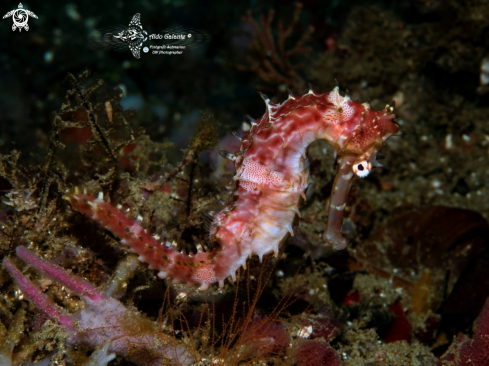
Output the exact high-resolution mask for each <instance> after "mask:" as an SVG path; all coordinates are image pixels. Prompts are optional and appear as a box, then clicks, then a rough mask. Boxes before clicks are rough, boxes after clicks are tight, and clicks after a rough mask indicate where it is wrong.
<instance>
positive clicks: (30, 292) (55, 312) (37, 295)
mask: <svg viewBox="0 0 489 366" xmlns="http://www.w3.org/2000/svg"><path fill="white" fill-rule="evenodd" d="M3 264H4V265H5V268H7V270H8V271H9V273H10V275H11V276H12V277H13V278H14V280H15V282H17V286H19V289H20V290H21V291H22V292H23V293H24V294H25V296H26V297H27V298H28V299H29V300H30V301H32V302H33V303H34V305H35V306H36V308H37V309H39V310H40V311H42V312H43V313H44V314H45V315H46V316H47V317H48V318H49V319H51V320H54V321H57V322H58V323H59V324H60V325H62V326H64V327H67V328H71V327H73V319H72V318H71V317H70V316H68V315H65V314H63V313H62V312H61V311H60V310H59V309H58V308H57V307H56V305H54V303H53V302H52V301H51V300H50V299H49V298H48V297H47V296H46V295H44V294H43V293H42V292H41V291H40V290H39V289H38V288H37V287H36V286H34V284H33V283H32V282H31V281H29V279H28V278H27V277H25V276H24V275H23V274H22V273H21V272H20V271H19V270H18V269H17V268H16V267H15V266H14V265H13V264H12V262H10V261H9V260H8V259H5V260H4V261H3Z"/></svg>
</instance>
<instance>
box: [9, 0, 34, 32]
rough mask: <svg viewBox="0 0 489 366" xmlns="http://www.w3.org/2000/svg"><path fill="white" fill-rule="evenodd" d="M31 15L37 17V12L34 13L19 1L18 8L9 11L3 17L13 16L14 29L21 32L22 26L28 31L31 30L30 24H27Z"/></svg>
mask: <svg viewBox="0 0 489 366" xmlns="http://www.w3.org/2000/svg"><path fill="white" fill-rule="evenodd" d="M29 16H31V17H33V18H36V19H37V15H36V14H34V13H33V12H32V11H30V10H26V9H24V6H23V5H22V3H19V7H18V9H15V10H12V11H9V12H8V13H7V14H5V15H4V16H3V19H5V18H8V17H12V20H13V21H14V24H13V25H12V30H13V31H15V30H17V29H18V30H19V32H21V31H22V28H24V29H25V30H26V31H28V30H29V25H28V24H27V22H28V21H29Z"/></svg>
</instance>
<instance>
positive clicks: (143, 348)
mask: <svg viewBox="0 0 489 366" xmlns="http://www.w3.org/2000/svg"><path fill="white" fill-rule="evenodd" d="M16 252H17V255H18V256H19V257H20V258H21V259H22V260H23V261H24V262H26V263H28V264H29V265H31V266H32V267H34V268H35V269H37V270H38V271H40V272H42V273H43V274H45V275H48V276H50V277H51V278H52V279H53V280H55V281H57V282H60V283H62V284H63V285H64V286H66V287H68V288H69V289H71V290H72V291H74V292H75V293H77V294H78V295H79V296H81V297H82V299H83V300H84V302H85V305H86V306H85V309H83V310H81V311H79V312H77V313H75V314H73V315H68V314H66V313H65V312H64V311H62V310H61V309H59V308H58V307H57V306H56V305H55V304H54V303H53V302H52V301H51V300H50V299H49V298H48V297H47V296H46V295H45V294H43V293H42V292H41V291H40V290H39V289H38V288H37V287H36V286H35V285H34V284H33V283H32V282H31V281H30V280H29V279H28V278H26V277H25V276H24V275H23V274H22V273H21V272H20V271H19V270H18V269H17V268H16V267H15V266H14V264H13V263H12V262H10V261H9V260H8V259H5V260H4V265H5V267H6V268H7V270H8V271H9V272H10V274H11V275H12V277H13V278H14V280H15V281H16V283H17V285H18V286H19V289H20V290H21V291H22V292H23V293H24V295H25V297H26V298H27V299H28V300H30V301H31V302H32V303H34V305H35V306H36V308H37V309H38V310H40V311H41V312H43V313H44V314H45V315H46V316H47V317H48V318H49V319H51V320H52V321H55V322H57V323H58V324H59V325H61V326H62V327H63V328H64V329H65V331H66V333H67V334H68V337H67V339H66V345H67V346H68V347H74V346H86V347H90V348H97V347H99V348H100V347H103V346H104V345H107V344H109V346H108V348H106V351H107V352H109V353H111V352H113V353H115V354H117V355H118V356H122V357H124V358H126V359H127V360H129V361H131V362H134V363H135V364H136V365H138V366H157V365H161V364H167V363H171V362H174V363H176V364H178V365H188V364H191V363H193V358H192V356H191V355H190V354H189V352H188V351H187V350H186V349H185V348H184V347H182V346H180V345H178V344H177V342H176V340H175V339H173V338H171V337H164V336H161V334H162V333H161V332H159V329H158V326H157V324H156V323H154V322H153V321H151V320H149V319H147V318H145V317H143V316H142V315H141V314H139V313H138V312H136V311H134V310H130V309H127V308H126V307H125V306H124V305H123V304H122V303H121V302H120V301H118V300H116V299H114V298H111V297H108V296H106V295H105V294H104V293H102V292H101V291H99V290H98V289H97V288H96V287H95V286H93V285H92V284H91V283H90V282H88V281H86V280H84V279H81V278H78V277H76V276H73V275H71V274H69V273H67V272H66V271H65V270H64V269H63V268H61V267H58V266H56V265H55V264H52V263H50V262H48V261H46V260H44V259H41V258H38V257H36V255H34V253H32V252H30V251H29V250H27V249H26V248H24V247H17V249H16Z"/></svg>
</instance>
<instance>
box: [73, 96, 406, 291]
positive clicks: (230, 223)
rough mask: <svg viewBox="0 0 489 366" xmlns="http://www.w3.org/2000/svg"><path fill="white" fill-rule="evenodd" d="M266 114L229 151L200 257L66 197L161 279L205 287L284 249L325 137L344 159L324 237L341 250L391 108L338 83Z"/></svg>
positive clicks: (389, 124)
mask: <svg viewBox="0 0 489 366" xmlns="http://www.w3.org/2000/svg"><path fill="white" fill-rule="evenodd" d="M263 98H264V100H265V102H266V106H267V111H266V113H265V114H264V116H263V117H262V118H260V119H259V120H257V121H253V122H252V128H251V130H250V131H249V133H248V134H247V135H246V136H245V137H243V138H242V139H241V149H240V151H239V152H236V153H235V154H230V153H227V152H224V155H225V156H226V157H228V158H230V159H231V160H232V161H233V162H234V164H235V166H236V176H235V177H234V180H235V181H236V184H235V191H234V196H233V199H232V201H231V202H230V203H229V204H227V205H226V206H225V207H224V208H223V210H222V211H221V212H219V213H217V214H216V215H215V216H214V224H213V228H212V229H211V232H210V237H211V238H212V240H214V241H215V242H216V243H217V245H216V246H215V247H214V248H215V249H213V250H210V251H208V252H204V251H203V250H202V248H198V250H197V254H190V255H186V254H185V253H179V252H178V251H177V250H176V247H175V246H174V245H172V244H171V243H169V242H166V243H161V242H160V241H159V240H158V238H157V237H152V236H151V235H150V234H148V233H147V232H146V231H145V230H144V229H142V228H141V225H140V224H139V222H137V221H134V220H131V219H129V218H128V217H127V216H126V215H125V214H124V213H122V212H121V211H120V210H119V209H115V208H114V207H112V206H111V205H110V204H108V203H105V202H104V201H103V199H101V198H100V197H99V198H98V199H95V198H94V197H91V196H88V195H80V194H74V195H71V196H67V197H66V199H67V200H69V201H70V203H71V205H72V207H73V208H74V209H75V210H77V211H80V212H82V213H84V214H86V215H87V216H89V217H92V218H93V219H94V220H96V221H98V222H99V223H101V224H102V225H103V226H105V227H106V228H107V229H109V230H111V231H112V232H114V233H115V234H116V235H117V236H118V237H120V238H121V239H122V240H121V241H122V243H123V244H126V245H128V246H130V247H131V250H132V251H134V252H136V253H138V254H139V259H140V260H141V261H144V262H147V263H148V264H149V268H150V269H158V270H159V271H160V272H159V274H158V275H159V277H161V278H166V277H171V278H173V282H186V283H187V284H188V285H193V284H200V289H201V290H205V289H207V288H208V286H209V285H210V284H211V283H215V282H218V283H219V285H220V286H221V287H222V286H223V285H224V280H225V279H226V278H227V277H228V276H231V278H232V279H233V280H234V279H235V276H236V271H237V270H238V269H239V267H241V266H245V265H246V260H247V258H248V257H249V256H250V255H254V254H256V255H258V256H259V257H260V259H261V258H262V257H263V256H264V255H265V254H268V253H271V252H274V253H278V250H279V245H280V243H281V242H283V241H284V240H285V238H286V237H287V235H289V234H290V235H293V228H292V223H293V222H294V218H295V217H296V215H299V216H300V212H299V207H300V204H301V203H302V201H303V200H305V192H306V190H307V187H308V185H309V168H308V161H307V157H306V153H307V148H308V146H309V145H310V144H311V143H312V142H313V141H315V140H318V139H325V140H327V141H328V142H329V143H330V144H331V146H332V147H333V149H334V150H335V154H336V155H337V157H338V169H337V174H336V177H335V181H334V184H333V190H332V194H331V198H330V202H329V218H328V224H327V227H326V231H325V233H324V236H323V237H324V238H325V239H326V241H327V242H329V243H330V244H331V245H333V246H334V248H335V249H343V248H345V247H346V240H345V239H344V238H343V236H342V233H341V227H342V223H343V209H344V207H345V203H346V199H347V195H348V191H349V188H350V186H351V183H352V181H353V179H354V177H355V176H356V175H358V176H360V177H365V176H366V175H368V173H369V172H370V169H371V168H372V167H374V166H379V165H380V164H378V163H377V162H376V154H377V151H378V150H379V149H380V148H381V146H382V145H383V144H384V141H385V140H386V139H387V138H388V137H389V136H391V135H394V134H396V133H397V132H398V127H397V125H396V124H395V123H394V122H393V121H392V119H393V118H394V115H393V114H392V109H391V108H390V107H389V106H386V108H385V109H384V110H383V111H373V110H372V109H371V108H370V105H368V104H367V103H364V104H360V103H357V102H353V101H351V100H350V98H349V97H348V96H347V97H342V96H341V95H340V94H339V90H338V88H335V89H334V90H333V91H332V92H331V93H325V94H315V93H314V92H313V91H312V90H310V91H309V93H308V94H306V95H304V96H302V97H294V96H289V99H287V100H286V101H285V102H284V103H282V104H274V103H271V102H270V100H268V98H266V97H265V96H263Z"/></svg>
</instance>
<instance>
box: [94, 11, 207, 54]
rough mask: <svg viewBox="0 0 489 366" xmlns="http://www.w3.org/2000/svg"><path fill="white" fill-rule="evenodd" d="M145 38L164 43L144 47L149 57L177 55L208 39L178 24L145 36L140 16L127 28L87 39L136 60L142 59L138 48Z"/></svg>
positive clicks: (105, 32)
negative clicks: (128, 52) (127, 51)
mask: <svg viewBox="0 0 489 366" xmlns="http://www.w3.org/2000/svg"><path fill="white" fill-rule="evenodd" d="M148 39H149V40H162V41H163V42H165V43H164V44H161V45H151V46H149V47H144V48H143V52H144V53H148V52H150V50H151V54H152V55H155V54H156V55H180V54H182V53H183V51H184V50H185V49H188V48H192V47H195V46H200V45H202V44H204V43H207V42H208V41H209V39H210V37H209V35H208V34H207V33H206V32H204V31H200V30H197V29H190V28H185V27H182V26H179V25H176V26H172V27H170V28H167V29H164V30H163V32H162V34H150V35H148V33H147V32H146V31H145V30H144V29H143V26H142V25H141V14H139V13H137V14H135V15H134V16H133V17H132V20H131V22H130V23H129V26H128V27H125V26H116V27H110V28H106V29H102V30H98V31H96V32H94V34H91V35H90V36H89V42H90V43H91V44H92V45H95V46H98V47H101V48H106V49H115V50H117V51H125V50H127V49H128V48H129V49H130V50H131V52H132V54H133V56H134V57H135V58H140V57H141V47H142V45H143V43H144V42H146V41H147V40H148Z"/></svg>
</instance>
